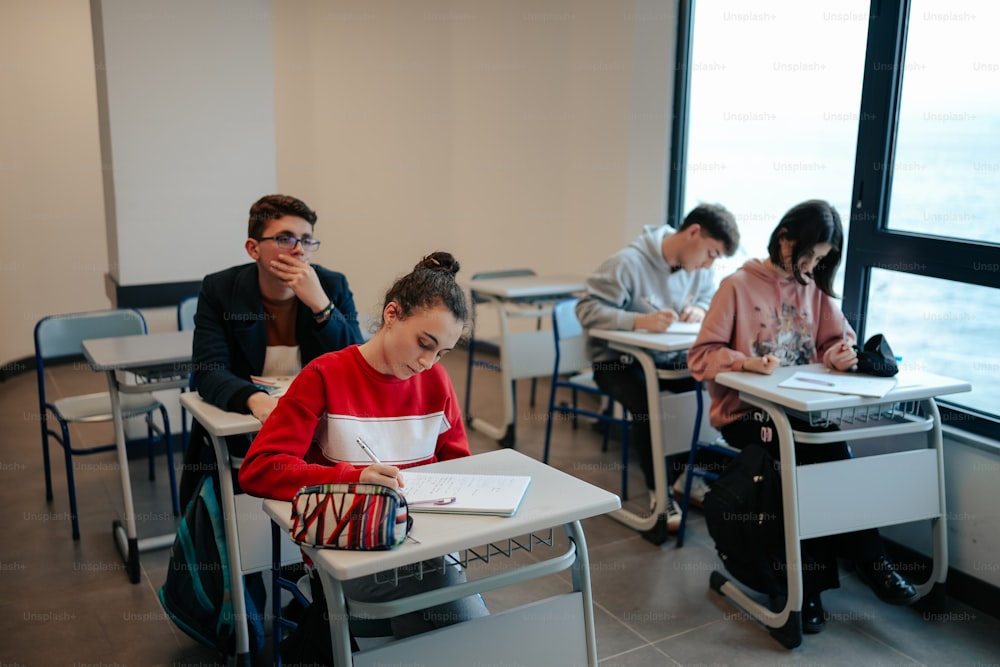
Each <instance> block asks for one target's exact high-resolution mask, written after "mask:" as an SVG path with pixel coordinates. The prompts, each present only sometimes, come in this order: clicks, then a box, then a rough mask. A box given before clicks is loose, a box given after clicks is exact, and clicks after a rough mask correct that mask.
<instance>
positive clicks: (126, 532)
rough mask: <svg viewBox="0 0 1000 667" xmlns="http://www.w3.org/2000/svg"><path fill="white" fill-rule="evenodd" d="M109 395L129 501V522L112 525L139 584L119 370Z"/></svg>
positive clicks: (124, 494) (125, 495) (133, 578)
mask: <svg viewBox="0 0 1000 667" xmlns="http://www.w3.org/2000/svg"><path fill="white" fill-rule="evenodd" d="M107 378H108V393H109V394H110V396H111V415H112V418H113V420H114V424H115V451H116V452H117V454H118V470H119V474H120V475H121V483H122V497H123V500H124V501H125V522H124V524H122V522H121V521H117V520H116V521H115V522H114V523H112V525H111V530H112V534H113V536H114V539H115V543H116V544H117V545H118V552H119V553H120V554H121V556H122V560H124V561H125V571H126V573H127V574H128V579H129V581H131V582H132V583H133V584H137V583H139V540H138V534H137V531H136V528H135V505H134V504H133V502H132V479H131V477H130V476H129V469H128V450H127V449H126V447H125V423H124V420H123V419H122V404H121V396H120V395H119V394H118V377H117V376H116V375H115V371H113V370H112V371H107Z"/></svg>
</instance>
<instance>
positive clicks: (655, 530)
mask: <svg viewBox="0 0 1000 667" xmlns="http://www.w3.org/2000/svg"><path fill="white" fill-rule="evenodd" d="M639 534H640V535H642V539H644V540H646V541H647V542H652V543H653V544H655V545H656V546H660V545H661V544H663V543H664V542H666V541H667V540H669V539H670V530H669V529H668V528H667V517H665V516H663V515H662V514H661V515H660V516H658V517H657V518H656V524H655V525H654V526H653V527H652V528H650V529H649V530H644V531H642V532H641V533H639Z"/></svg>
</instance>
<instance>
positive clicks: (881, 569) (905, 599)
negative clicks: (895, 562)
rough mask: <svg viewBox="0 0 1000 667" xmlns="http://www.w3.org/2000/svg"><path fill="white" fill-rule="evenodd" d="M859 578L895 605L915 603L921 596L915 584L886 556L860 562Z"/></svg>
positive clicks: (879, 596)
mask: <svg viewBox="0 0 1000 667" xmlns="http://www.w3.org/2000/svg"><path fill="white" fill-rule="evenodd" d="M857 566H858V567H857V569H858V578H859V579H861V581H863V582H864V583H865V584H867V585H868V588H870V589H872V591H873V592H874V593H875V595H876V596H878V599H879V600H881V601H882V602H886V603H888V604H895V605H908V604H913V603H914V602H916V601H917V599H918V598H919V597H920V594H919V593H917V589H916V588H914V587H913V584H911V583H910V582H908V581H907V580H906V579H904V578H903V576H902V575H901V574H899V572H896V568H894V567H893V566H892V563H890V562H889V559H888V558H886V557H885V556H881V557H879V558H876V559H875V560H873V561H868V562H865V563H858V564H857Z"/></svg>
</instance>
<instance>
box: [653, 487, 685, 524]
mask: <svg viewBox="0 0 1000 667" xmlns="http://www.w3.org/2000/svg"><path fill="white" fill-rule="evenodd" d="M649 513H650V514H656V513H657V512H656V495H655V494H654V493H653V490H652V489H650V491H649ZM663 514H664V515H666V518H667V530H669V531H670V532H671V533H676V532H677V531H678V530H679V529H680V527H681V508H680V505H678V504H677V503H675V502H674V497H673V496H671V495H669V494H668V495H667V508H666V511H665V512H663Z"/></svg>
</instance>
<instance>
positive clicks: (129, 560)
mask: <svg viewBox="0 0 1000 667" xmlns="http://www.w3.org/2000/svg"><path fill="white" fill-rule="evenodd" d="M192 336H193V334H192V333H191V332H190V331H171V332H167V333H151V334H144V335H137V336H119V337H114V338H99V339H94V340H85V341H83V353H84V355H85V356H86V358H87V361H88V362H89V363H90V366H91V367H92V368H93V369H94V370H95V371H103V372H104V373H105V375H106V376H107V380H108V393H109V394H110V395H111V412H112V416H113V417H114V425H115V445H116V450H117V453H118V466H119V469H120V474H121V484H122V496H123V500H124V504H125V520H124V522H122V521H121V520H117V519H116V520H115V521H114V522H113V524H112V534H113V535H114V538H115V543H116V544H117V546H118V552H119V553H120V554H121V556H122V560H123V561H124V562H125V570H126V572H127V574H128V578H129V581H131V582H132V583H133V584H137V583H139V578H140V569H139V553H140V552H142V551H150V550H153V549H163V548H166V547H169V546H170V545H171V544H173V542H174V534H173V533H170V534H164V535H158V536H156V537H147V538H143V539H139V537H138V530H137V528H136V523H135V505H134V503H133V500H132V480H131V478H130V476H129V465H128V451H127V449H126V446H125V424H124V421H123V419H122V408H121V394H125V393H137V392H143V393H145V392H150V391H161V390H166V389H179V388H181V387H184V386H187V383H188V375H189V374H190V369H191V342H192ZM122 371H127V372H129V373H132V374H133V375H134V376H135V377H136V378H138V380H139V383H138V384H126V383H124V382H122V381H121V378H120V376H119V372H122ZM167 437H170V434H167ZM171 474H173V471H171Z"/></svg>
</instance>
